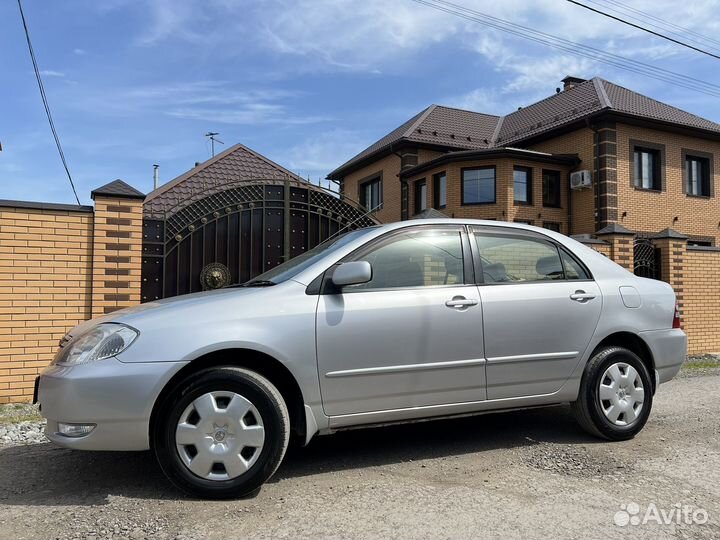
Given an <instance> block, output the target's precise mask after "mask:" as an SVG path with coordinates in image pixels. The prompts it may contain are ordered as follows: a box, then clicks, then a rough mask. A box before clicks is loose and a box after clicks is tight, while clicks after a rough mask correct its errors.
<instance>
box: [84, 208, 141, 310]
mask: <svg viewBox="0 0 720 540" xmlns="http://www.w3.org/2000/svg"><path fill="white" fill-rule="evenodd" d="M142 218H143V215H142V201H141V200H137V199H117V198H112V197H103V196H97V197H95V234H94V237H93V256H94V263H93V281H92V309H93V312H92V315H93V317H97V316H99V315H104V314H105V313H110V312H112V311H115V310H118V309H121V308H123V307H126V306H130V305H133V304H139V303H140V281H141V257H142Z"/></svg>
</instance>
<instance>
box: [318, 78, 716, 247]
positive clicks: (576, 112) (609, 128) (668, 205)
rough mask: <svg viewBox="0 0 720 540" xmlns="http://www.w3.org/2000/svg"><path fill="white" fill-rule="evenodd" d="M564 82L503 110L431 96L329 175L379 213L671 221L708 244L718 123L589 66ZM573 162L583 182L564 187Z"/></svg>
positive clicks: (599, 222)
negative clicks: (432, 101) (588, 71)
mask: <svg viewBox="0 0 720 540" xmlns="http://www.w3.org/2000/svg"><path fill="white" fill-rule="evenodd" d="M562 82H563V84H564V87H563V88H562V89H557V90H556V93H555V94H553V95H551V96H550V97H548V98H546V99H543V100H541V101H539V102H537V103H533V104H531V105H529V106H526V107H519V108H518V109H517V110H516V111H514V112H512V113H510V114H508V115H505V116H494V115H489V114H483V113H478V112H473V111H466V110H460V109H454V108H450V107H444V106H440V105H431V106H430V107H428V108H427V109H425V110H423V111H422V112H420V113H419V114H417V115H416V116H414V117H413V118H411V119H410V120H408V121H407V122H405V123H404V124H403V125H401V126H400V127H398V128H397V129H395V130H393V131H392V132H390V133H389V134H387V135H386V136H385V137H383V138H381V139H380V140H379V141H377V142H376V143H374V144H372V145H371V146H369V147H368V148H366V149H365V150H363V151H362V152H360V153H359V154H357V155H356V156H354V157H352V158H351V159H350V160H348V161H347V162H345V163H344V164H343V165H341V166H339V167H338V168H337V169H335V170H334V171H332V172H331V173H330V174H329V175H328V178H329V179H332V180H335V181H337V182H339V183H340V186H341V190H342V192H343V193H344V194H345V195H346V196H347V197H348V198H352V199H357V200H358V201H359V202H360V203H361V204H362V205H363V206H365V207H366V208H368V209H377V211H376V215H377V217H378V218H379V219H380V220H381V221H384V222H390V221H397V220H402V219H408V218H412V217H413V216H415V215H418V214H421V213H423V212H424V211H425V210H427V209H430V208H433V209H436V210H438V211H440V212H442V213H444V214H446V215H448V216H454V217H472V218H482V219H497V220H507V221H521V222H525V223H531V224H534V225H538V226H542V227H547V228H550V229H553V230H557V231H560V232H563V233H565V234H569V235H578V234H592V233H594V232H596V231H598V230H601V229H603V228H604V227H606V226H608V225H611V224H617V225H621V226H622V227H623V228H625V229H628V230H630V231H633V232H636V233H640V234H643V235H650V234H654V233H657V232H659V231H662V230H664V229H667V228H671V229H673V230H675V231H679V232H680V233H682V234H684V235H686V236H688V238H689V242H690V243H691V244H697V245H716V243H717V242H718V241H719V240H720V199H718V198H717V197H716V196H715V181H714V174H715V171H716V170H718V165H720V162H719V161H718V160H720V124H717V123H715V122H712V121H710V120H706V119H704V118H701V117H699V116H696V115H693V114H690V113H688V112H685V111H682V110H680V109H678V108H675V107H672V106H670V105H667V104H665V103H661V102H659V101H656V100H654V99H652V98H649V97H647V96H643V95H641V94H638V93H637V92H633V91H632V90H628V89H626V88H623V87H621V86H618V85H616V84H613V83H611V82H608V81H606V80H603V79H600V78H597V77H596V78H593V79H591V80H583V79H579V78H576V77H566V78H565V79H563V81H562ZM575 171H588V172H589V175H587V174H586V179H589V180H590V182H589V185H587V186H583V185H579V186H577V188H578V189H571V188H570V181H569V180H570V173H572V172H575Z"/></svg>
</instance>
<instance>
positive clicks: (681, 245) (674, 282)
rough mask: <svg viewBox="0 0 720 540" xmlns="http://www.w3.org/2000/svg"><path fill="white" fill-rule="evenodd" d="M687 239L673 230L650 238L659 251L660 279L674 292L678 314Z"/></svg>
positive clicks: (681, 309) (682, 286) (681, 308)
mask: <svg viewBox="0 0 720 540" xmlns="http://www.w3.org/2000/svg"><path fill="white" fill-rule="evenodd" d="M687 239H688V237H687V236H685V235H684V234H681V233H679V232H677V231H675V230H673V229H665V230H664V231H662V232H660V233H658V234H656V235H655V236H653V237H652V243H653V244H654V245H655V247H657V248H659V249H660V278H661V279H662V280H663V281H666V282H668V283H669V284H670V286H671V287H672V288H673V290H674V291H675V296H677V301H678V306H679V307H680V313H682V312H683V300H684V299H683V292H684V275H683V273H684V271H683V268H684V266H685V264H684V263H685V252H686V250H687Z"/></svg>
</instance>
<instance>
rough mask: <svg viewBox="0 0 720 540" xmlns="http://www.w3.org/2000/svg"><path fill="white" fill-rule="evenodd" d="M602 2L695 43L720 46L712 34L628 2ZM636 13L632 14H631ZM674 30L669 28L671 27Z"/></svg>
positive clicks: (605, 0) (596, 2)
mask: <svg viewBox="0 0 720 540" xmlns="http://www.w3.org/2000/svg"><path fill="white" fill-rule="evenodd" d="M600 1H601V2H603V3H605V4H609V5H610V6H616V7H617V8H618V9H613V8H609V9H611V10H613V11H615V12H623V11H625V12H626V13H623V14H624V15H625V16H629V17H631V18H634V19H636V20H638V19H639V20H641V21H643V22H645V23H646V24H648V25H649V26H654V27H655V28H662V29H663V30H665V31H669V32H670V33H672V34H676V35H681V36H683V37H684V38H685V39H687V40H688V41H694V42H695V43H699V44H701V45H708V44H709V43H714V44H715V46H714V47H713V48H715V49H717V48H718V46H720V40H717V39H714V38H711V37H710V36H706V35H705V34H701V33H700V32H696V31H695V30H691V29H689V28H685V27H684V26H680V25H679V24H675V23H674V22H671V21H667V20H665V19H661V18H660V17H657V16H655V15H653V14H652V13H647V12H645V11H641V10H639V9H636V8H634V7H632V6H629V5H627V4H623V3H622V2H618V1H616V0H600ZM590 2H591V3H593V4H598V3H599V2H598V0H590ZM633 13H634V14H635V15H631V14H633ZM648 19H649V20H652V21H655V22H656V23H658V24H653V23H650V22H648ZM671 28H672V29H674V30H669V29H671ZM690 36H697V38H699V39H694V38H692V37H690Z"/></svg>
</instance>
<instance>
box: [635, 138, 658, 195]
mask: <svg viewBox="0 0 720 540" xmlns="http://www.w3.org/2000/svg"><path fill="white" fill-rule="evenodd" d="M633 171H634V172H633V179H634V180H633V182H634V184H635V187H636V188H640V189H653V190H656V191H660V189H661V183H660V151H659V150H654V149H651V148H643V147H641V146H636V147H635V149H634V150H633Z"/></svg>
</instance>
